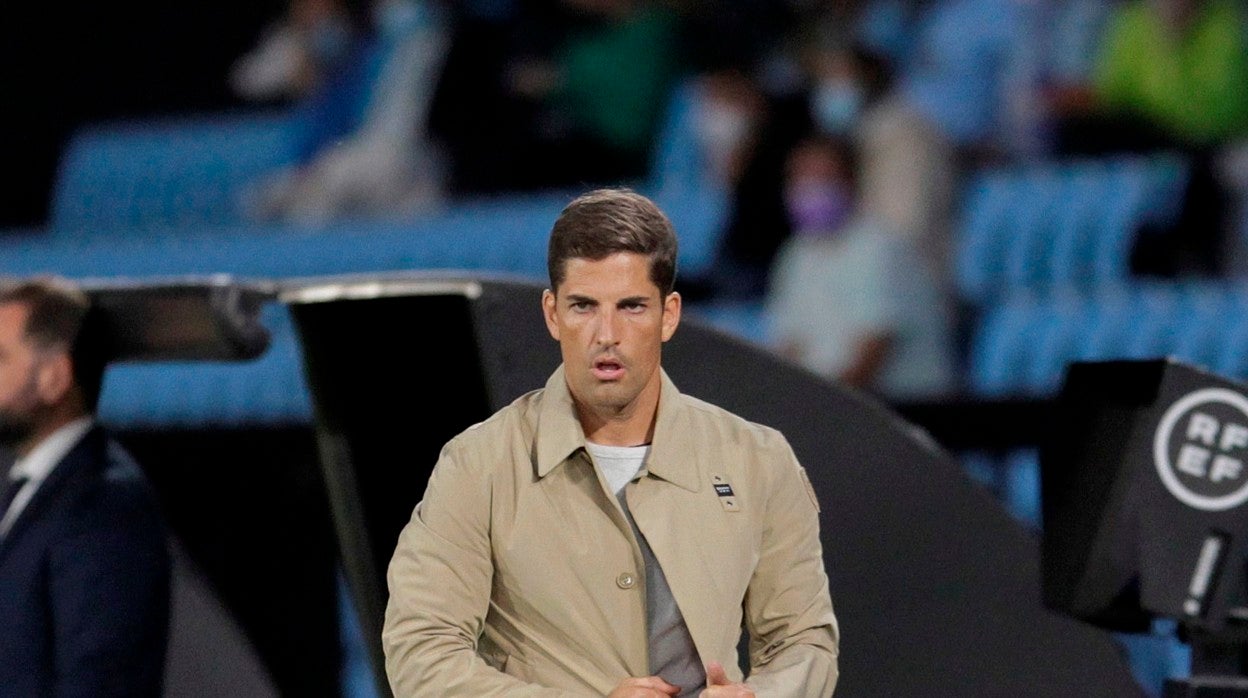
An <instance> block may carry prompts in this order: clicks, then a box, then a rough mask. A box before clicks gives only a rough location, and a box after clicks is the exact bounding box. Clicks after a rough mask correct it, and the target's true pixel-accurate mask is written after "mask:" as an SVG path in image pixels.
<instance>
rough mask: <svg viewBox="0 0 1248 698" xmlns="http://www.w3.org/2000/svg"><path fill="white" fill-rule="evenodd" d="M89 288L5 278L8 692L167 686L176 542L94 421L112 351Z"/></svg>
mask: <svg viewBox="0 0 1248 698" xmlns="http://www.w3.org/2000/svg"><path fill="white" fill-rule="evenodd" d="M107 358H108V357H107V352H106V343H105V336H104V333H103V332H102V331H101V329H100V325H99V322H98V320H97V318H96V315H95V314H94V313H93V312H92V311H91V309H90V304H89V303H88V300H87V298H86V296H85V295H83V294H82V293H81V292H80V291H78V290H76V289H74V288H73V287H71V286H69V285H68V284H66V283H63V282H59V281H56V280H34V281H27V282H22V283H16V284H9V285H0V447H4V448H6V449H10V450H11V451H12V454H13V455H14V456H15V457H16V461H15V462H14V463H13V465H12V467H11V468H10V469H9V471H8V472H7V473H5V472H3V470H0V694H2V695H4V696H22V697H25V696H69V695H73V696H80V695H81V696H87V695H89V696H121V695H125V696H149V695H152V696H154V695H159V694H160V690H161V681H162V670H163V666H164V657H165V641H166V634H167V630H168V620H169V564H170V563H169V554H168V550H167V548H166V543H165V532H164V527H163V525H162V523H161V519H160V515H159V512H158V510H157V506H156V503H155V500H154V498H153V496H152V494H151V493H150V491H149V489H148V487H147V484H146V482H145V481H144V479H143V475H142V473H141V472H140V471H139V469H138V468H137V467H136V466H135V464H134V463H133V461H131V460H130V459H129V457H128V456H126V454H125V453H124V452H122V450H121V449H120V447H119V446H117V444H115V443H113V442H112V441H110V440H109V438H108V437H107V436H106V435H105V433H104V432H103V430H102V429H100V427H99V426H97V425H96V424H95V421H94V418H93V414H94V412H95V406H96V401H97V398H98V395H99V390H100V380H101V377H102V375H103V372H104V364H105V362H106V360H107Z"/></svg>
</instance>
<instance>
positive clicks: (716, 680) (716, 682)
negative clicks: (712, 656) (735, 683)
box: [706, 660, 732, 686]
mask: <svg viewBox="0 0 1248 698" xmlns="http://www.w3.org/2000/svg"><path fill="white" fill-rule="evenodd" d="M730 683H732V682H731V681H729V680H728V672H727V671H724V665H723V664H720V663H719V662H716V661H713V660H712V661H711V663H710V664H707V665H706V685H707V686H727V685H728V684H730Z"/></svg>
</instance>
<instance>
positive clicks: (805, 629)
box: [383, 189, 839, 698]
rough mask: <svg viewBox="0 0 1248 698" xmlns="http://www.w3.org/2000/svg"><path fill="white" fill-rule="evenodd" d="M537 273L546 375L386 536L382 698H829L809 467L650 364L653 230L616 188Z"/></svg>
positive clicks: (659, 270) (649, 215)
mask: <svg viewBox="0 0 1248 698" xmlns="http://www.w3.org/2000/svg"><path fill="white" fill-rule="evenodd" d="M548 264H549V269H550V284H551V286H550V289H548V290H546V291H545V292H544V293H543V295H542V311H543V314H544V316H545V319H546V325H547V327H548V329H549V330H550V334H551V336H552V337H554V339H555V340H557V341H558V342H559V345H560V349H561V353H562V358H563V363H562V365H561V366H560V367H559V368H558V369H557V370H556V371H555V373H554V374H553V375H552V376H551V377H550V380H549V381H548V382H547V383H546V386H545V388H543V389H541V390H537V391H534V392H531V393H529V394H527V395H525V396H523V397H521V398H519V399H518V400H516V401H515V402H514V403H512V404H511V405H509V406H508V407H506V408H504V409H502V410H500V411H499V412H497V413H496V414H494V415H493V416H492V417H490V418H489V419H487V420H486V421H484V422H482V423H480V424H477V425H475V426H472V427H470V428H468V429H467V430H466V431H464V432H463V433H461V434H460V435H458V436H456V437H455V438H454V439H452V440H451V441H450V442H449V443H447V445H446V446H445V447H444V448H443V450H442V454H441V457H440V458H439V460H438V463H437V465H436V467H435V468H434V471H433V474H432V476H431V477H430V479H429V484H428V488H427V489H426V491H425V494H424V498H423V499H422V501H421V502H420V504H418V505H417V506H416V510H415V512H414V513H413V515H412V519H411V522H410V523H409V524H408V525H407V526H406V527H405V528H404V530H403V533H402V534H401V535H400V537H399V542H398V546H397V548H396V550H395V552H394V557H393V559H392V560H391V563H390V569H389V574H388V581H389V587H390V601H389V604H388V606H387V608H386V619H385V628H384V631H383V644H384V646H385V653H386V670H387V674H388V676H389V679H390V684H391V686H392V688H393V689H394V693H395V695H396V696H400V697H403V698H405V697H407V696H439V697H442V696H470V697H472V698H480V697H482V696H503V695H505V696H543V697H545V696H604V695H607V696H611V697H612V698H623V697H625V696H629V697H656V696H704V697H706V698H714V697H722V696H755V695H757V696H807V697H810V698H816V697H818V698H822V697H824V696H829V695H831V694H832V691H833V688H834V687H835V685H836V679H837V666H838V665H837V650H838V642H839V635H838V630H837V623H836V617H835V615H834V614H833V611H832V602H831V599H830V595H829V591H828V580H827V576H826V574H825V572H824V564H823V555H822V549H821V547H820V543H819V520H818V504H817V502H816V500H815V494H814V491H813V489H811V487H810V483H809V480H808V479H807V478H806V474H805V471H804V470H803V469H802V467H801V466H800V465H799V464H798V462H797V460H796V458H795V457H794V455H793V452H792V450H791V449H790V447H789V445H788V443H787V442H786V441H785V439H784V437H783V436H782V435H781V434H780V433H779V432H777V431H775V430H774V429H771V428H768V427H765V426H761V425H758V424H753V423H750V422H747V421H745V420H743V419H741V418H740V417H737V416H735V415H733V414H731V413H729V412H727V411H725V410H723V409H720V408H718V407H715V406H714V405H710V404H707V403H705V402H702V401H700V400H697V399H696V398H693V397H690V396H687V395H683V394H681V393H680V392H679V391H678V390H677V389H676V386H675V385H674V384H673V383H672V381H671V380H670V379H669V378H668V376H667V374H666V373H665V372H664V371H663V370H662V368H661V366H660V355H661V350H662V346H663V343H664V342H666V341H667V340H668V339H670V338H671V337H672V335H673V333H675V331H676V327H677V325H679V323H680V311H681V299H680V295H679V294H678V293H675V292H673V290H672V289H673V285H674V281H675V273H676V237H675V233H674V232H673V230H672V226H671V223H670V222H669V221H668V220H667V217H666V216H664V215H663V213H662V212H661V211H659V209H658V208H657V207H656V206H655V205H654V204H653V203H652V202H651V201H650V200H648V199H646V198H645V197H642V196H640V195H638V194H635V193H633V192H630V191H627V190H615V189H607V190H598V191H594V192H590V193H588V194H585V195H583V196H581V197H579V198H578V199H576V200H575V201H573V202H572V203H571V204H569V205H568V206H567V207H566V208H565V209H564V210H563V212H562V213H561V214H560V216H559V218H558V220H557V221H556V222H555V225H554V228H553V230H552V231H551V239H550V254H549V260H548ZM706 358H707V360H708V361H714V357H713V356H708V357H706ZM724 380H732V376H724ZM743 624H744V627H745V629H746V630H747V631H748V633H749V637H750V643H749V676H748V678H743V676H742V674H741V670H740V669H739V662H738V659H737V653H736V651H737V645H738V642H739V639H740V636H741V630H742V626H743Z"/></svg>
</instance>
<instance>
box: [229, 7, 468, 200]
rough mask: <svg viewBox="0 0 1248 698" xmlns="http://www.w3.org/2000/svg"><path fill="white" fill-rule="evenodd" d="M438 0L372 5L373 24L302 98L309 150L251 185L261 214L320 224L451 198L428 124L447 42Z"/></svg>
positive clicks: (253, 197) (252, 195)
mask: <svg viewBox="0 0 1248 698" xmlns="http://www.w3.org/2000/svg"><path fill="white" fill-rule="evenodd" d="M439 7H440V6H439V5H437V4H436V3H432V2H427V1H425V2H422V1H421V0H376V1H375V2H374V3H373V4H372V6H371V12H372V14H371V23H370V25H369V31H368V32H367V33H366V34H362V35H360V37H359V39H358V41H359V43H358V45H357V46H356V47H355V48H354V49H353V50H352V51H351V53H350V55H349V56H348V57H347V58H345V59H343V61H342V62H341V64H340V65H339V66H338V69H337V70H336V71H335V72H333V73H331V74H330V75H328V76H326V79H325V81H324V82H323V84H321V85H320V86H319V87H318V88H317V89H316V90H315V91H314V92H313V93H312V94H311V95H310V96H309V97H308V98H307V99H306V101H305V102H304V104H303V105H302V107H301V108H302V109H303V116H304V118H303V120H302V121H303V123H304V124H306V125H307V126H308V130H307V132H306V133H304V138H303V140H304V143H303V145H302V147H301V151H302V153H303V155H302V157H301V158H300V159H299V160H298V161H296V162H295V163H294V164H293V165H292V166H290V167H289V168H286V169H284V170H282V171H279V172H277V173H275V174H273V175H272V176H271V177H269V178H268V179H267V180H266V181H264V182H262V183H260V184H259V185H258V187H257V189H256V190H255V191H253V192H251V200H250V201H249V202H247V203H246V204H245V206H246V208H247V210H248V211H249V213H250V214H251V215H252V216H253V217H255V218H260V219H284V220H292V221H298V222H302V223H307V224H320V223H325V222H328V221H330V220H333V219H335V218H339V217H342V216H345V215H364V216H378V215H393V214H403V213H422V212H428V211H430V210H433V209H435V208H437V207H439V206H440V205H441V204H442V202H443V199H444V186H445V181H444V180H445V173H444V170H445V167H444V165H443V163H442V161H441V158H440V157H439V155H438V153H437V152H436V151H435V150H434V148H433V147H432V145H431V143H430V141H429V138H428V133H427V121H428V113H429V104H430V102H431V100H432V93H433V88H434V85H435V84H436V81H437V78H438V76H439V74H440V72H441V68H442V61H443V54H444V53H445V50H446V45H447V38H446V30H445V29H444V27H443V19H442V17H441V14H440V12H439Z"/></svg>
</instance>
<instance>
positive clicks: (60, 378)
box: [35, 351, 74, 405]
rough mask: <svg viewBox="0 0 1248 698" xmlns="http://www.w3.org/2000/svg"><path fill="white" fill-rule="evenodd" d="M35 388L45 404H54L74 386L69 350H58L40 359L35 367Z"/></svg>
mask: <svg viewBox="0 0 1248 698" xmlns="http://www.w3.org/2000/svg"><path fill="white" fill-rule="evenodd" d="M36 372H37V373H36V375H35V390H36V392H37V394H38V395H39V399H40V401H42V402H43V403H44V404H45V405H54V404H56V403H58V402H60V401H61V400H63V399H65V396H66V395H67V394H69V391H70V390H71V389H72V388H73V386H74V367H73V362H72V361H71V360H70V358H69V352H65V351H58V352H55V353H53V354H52V355H50V356H47V357H45V358H43V359H42V360H40V362H39V366H38V368H37V369H36Z"/></svg>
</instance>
